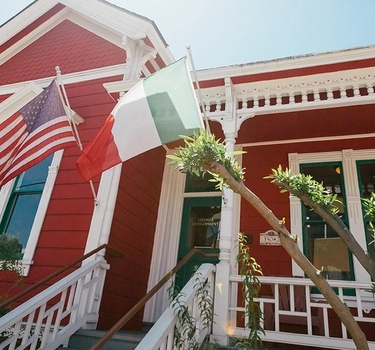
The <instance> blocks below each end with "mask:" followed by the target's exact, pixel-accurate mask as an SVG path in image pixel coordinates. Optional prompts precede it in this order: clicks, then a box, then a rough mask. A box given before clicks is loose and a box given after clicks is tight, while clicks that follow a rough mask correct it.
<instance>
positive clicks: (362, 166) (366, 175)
mask: <svg viewBox="0 0 375 350" xmlns="http://www.w3.org/2000/svg"><path fill="white" fill-rule="evenodd" d="M357 170H358V179H359V190H360V196H361V198H367V199H368V198H370V197H371V194H372V193H373V192H374V185H375V161H374V160H371V161H370V160H368V161H358V162H357ZM373 224H374V223H373ZM364 226H365V230H366V243H367V250H368V252H369V254H370V256H371V257H372V258H373V259H375V241H374V237H373V235H374V233H373V232H372V231H371V230H370V222H369V220H368V218H366V217H365V216H364Z"/></svg>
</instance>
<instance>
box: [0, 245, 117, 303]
mask: <svg viewBox="0 0 375 350" xmlns="http://www.w3.org/2000/svg"><path fill="white" fill-rule="evenodd" d="M104 248H108V249H109V250H112V251H114V252H116V253H118V254H120V255H124V253H123V252H121V251H120V250H118V249H116V248H114V247H111V246H110V245H108V244H102V245H101V246H99V247H97V248H95V249H93V250H92V251H91V252H89V253H87V254H85V255H83V256H81V257H80V258H78V259H77V260H75V261H73V262H72V263H70V264H69V265H66V266H64V267H62V268H60V269H59V270H57V271H55V272H54V273H52V274H50V275H48V276H47V277H45V278H43V279H41V280H40V281H39V282H37V283H35V284H33V285H32V286H30V287H29V288H26V289H25V290H23V291H22V292H20V293H18V294H16V295H14V296H13V297H11V298H9V299H7V300H6V301H4V302H2V303H1V304H0V310H1V309H3V308H5V307H6V306H8V305H9V304H11V303H14V302H15V301H16V300H18V299H20V298H22V297H23V296H25V295H26V294H28V293H30V292H32V291H34V290H35V289H37V288H39V287H40V286H42V285H43V284H45V283H46V282H49V281H51V280H52V279H54V278H55V277H57V276H58V275H60V274H62V273H63V272H65V271H67V270H69V269H71V268H72V267H74V266H75V265H77V264H78V263H79V262H82V261H83V260H86V259H87V258H89V257H90V256H92V255H94V254H96V253H97V252H99V251H100V250H102V249H104Z"/></svg>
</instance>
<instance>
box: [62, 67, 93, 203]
mask: <svg viewBox="0 0 375 350" xmlns="http://www.w3.org/2000/svg"><path fill="white" fill-rule="evenodd" d="M55 70H56V76H57V80H58V82H59V86H61V90H62V92H63V95H64V98H63V96H62V95H61V90H60V88H59V89H58V91H59V94H60V98H61V101H65V103H66V104H65V103H63V105H64V108H65V112H66V115H67V116H68V118H69V121H70V125H71V126H72V130H73V133H74V135H75V137H76V141H77V145H78V147H79V149H80V151H81V152H82V150H83V147H82V142H81V139H80V137H79V134H78V130H77V126H76V123H75V122H74V120H73V117H72V114H71V112H72V109H71V108H70V104H69V100H68V95H67V94H66V90H65V86H64V83H63V81H62V77H61V70H60V67H59V66H56V67H55ZM89 182H90V187H91V192H92V194H93V196H94V202H95V204H97V196H96V192H95V188H94V184H93V182H92V180H90V181H89Z"/></svg>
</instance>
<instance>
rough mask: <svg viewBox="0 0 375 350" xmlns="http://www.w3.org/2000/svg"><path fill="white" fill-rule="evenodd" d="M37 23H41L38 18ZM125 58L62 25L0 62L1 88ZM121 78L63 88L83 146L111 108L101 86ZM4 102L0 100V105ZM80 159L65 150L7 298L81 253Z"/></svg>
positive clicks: (86, 199) (88, 200)
mask: <svg viewBox="0 0 375 350" xmlns="http://www.w3.org/2000/svg"><path fill="white" fill-rule="evenodd" d="M59 8H60V6H59V7H58V8H56V9H59ZM56 9H54V11H56ZM47 17H48V16H47ZM37 22H38V24H41V22H42V20H38V21H37ZM33 27H35V26H33ZM20 38H21V37H20ZM10 41H11V42H12V43H14V42H15V40H13V39H12V40H10ZM125 58H126V55H125V52H124V50H121V49H120V48H118V47H117V46H115V45H112V44H110V43H108V42H107V41H105V40H103V39H101V38H100V37H98V36H96V35H94V34H92V33H91V32H89V31H87V30H85V29H83V28H81V27H79V26H77V25H75V24H73V23H72V22H70V21H64V22H63V23H61V24H59V25H58V26H57V27H55V28H54V29H52V30H51V31H50V32H49V33H47V34H45V35H44V36H43V37H41V38H40V39H38V40H37V41H36V42H34V43H32V44H30V45H29V46H28V47H27V48H25V49H24V50H23V51H22V52H20V53H18V54H17V55H15V56H14V57H13V58H11V59H10V60H9V61H7V62H5V63H4V64H2V65H1V66H0V84H10V83H16V82H22V81H26V80H35V79H38V78H45V77H49V76H55V74H56V73H55V66H56V65H60V67H61V69H62V71H63V73H68V72H77V71H80V70H87V69H92V68H97V67H101V66H110V65H114V64H118V63H124V62H125ZM121 79H122V76H121V77H110V78H106V79H97V80H91V81H86V82H83V83H75V84H69V85H66V90H67V95H68V98H69V102H70V105H71V108H72V109H73V110H74V111H76V112H77V113H78V114H79V115H80V116H81V117H82V118H83V119H84V120H85V121H84V123H83V124H80V125H79V126H78V131H79V134H80V138H81V141H82V144H83V145H86V144H87V143H88V142H89V141H90V140H91V139H92V138H93V136H94V135H96V133H97V132H98V130H99V128H100V127H101V126H102V125H103V123H104V121H105V119H106V118H107V116H108V114H109V113H110V112H111V110H112V109H113V107H114V106H115V104H116V101H114V100H113V99H112V98H111V97H110V96H109V95H108V93H107V91H106V90H105V88H104V87H103V83H105V82H113V81H118V80H121ZM3 98H5V97H4V96H1V97H0V101H2V100H3ZM79 155H80V150H79V148H78V146H77V147H73V148H69V149H66V150H65V151H64V156H63V159H62V162H61V164H60V166H59V171H58V175H57V179H56V183H55V186H54V188H53V192H52V195H51V200H50V203H49V206H48V210H47V213H46V217H45V220H44V222H43V226H42V230H41V233H40V237H39V241H38V244H37V248H36V251H35V255H34V258H33V265H32V266H31V269H30V273H29V275H28V276H27V277H25V278H24V284H23V286H21V287H19V288H18V287H17V288H14V289H12V291H11V292H10V293H9V294H15V293H16V292H17V291H18V290H19V289H24V288H26V287H28V286H29V285H31V284H33V283H35V282H36V281H39V280H40V279H42V278H43V277H45V276H47V275H49V274H51V273H52V272H55V271H56V270H58V269H59V268H60V267H62V266H64V265H66V264H69V263H71V262H73V261H74V260H76V259H77V258H79V257H81V256H82V255H83V252H84V249H85V245H86V240H87V235H88V231H89V227H90V222H91V216H92V213H93V208H94V200H93V195H92V192H91V189H90V186H89V183H87V182H84V181H83V180H82V179H81V178H80V176H79V174H78V171H77V169H76V165H75V162H76V160H77V159H78V157H79ZM98 181H99V177H97V178H96V179H94V185H95V188H96V190H97V187H98ZM0 279H1V276H0ZM4 281H5V279H1V283H0V294H2V293H3V292H4V291H7V290H8V286H7V285H6V284H5V283H3V282H4ZM27 297H29V296H27Z"/></svg>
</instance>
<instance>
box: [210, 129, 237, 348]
mask: <svg viewBox="0 0 375 350" xmlns="http://www.w3.org/2000/svg"><path fill="white" fill-rule="evenodd" d="M225 136H226V139H225V143H226V148H227V151H228V152H232V151H233V150H234V143H235V138H234V135H233V134H230V135H229V134H226V135H225ZM233 204H234V193H233V191H232V190H230V189H227V188H225V189H223V195H222V203H221V220H220V225H221V227H220V240H219V249H220V253H219V263H218V264H217V267H216V281H215V304H214V313H215V316H216V318H215V323H214V325H213V332H212V333H213V334H212V338H213V340H215V341H216V342H218V343H219V344H220V345H228V341H229V338H228V334H229V328H230V318H229V298H230V290H229V288H230V286H229V276H230V273H231V264H230V262H231V251H232V241H233V232H232V231H233V207H234V205H233Z"/></svg>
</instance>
